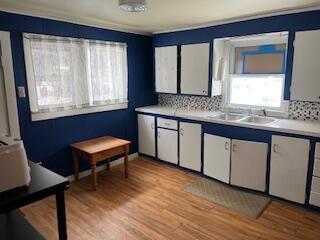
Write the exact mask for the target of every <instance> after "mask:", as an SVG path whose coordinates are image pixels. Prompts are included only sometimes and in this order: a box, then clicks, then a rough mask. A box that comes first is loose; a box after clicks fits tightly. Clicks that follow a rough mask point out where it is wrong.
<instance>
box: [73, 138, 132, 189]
mask: <svg viewBox="0 0 320 240" xmlns="http://www.w3.org/2000/svg"><path fill="white" fill-rule="evenodd" d="M130 143H131V142H130V141H127V140H123V139H120V138H115V137H111V136H104V137H99V138H95V139H91V140H87V141H83V142H79V143H74V144H71V145H70V146H71V148H72V156H73V170H74V178H75V180H76V181H77V180H79V159H80V158H81V159H86V160H88V161H89V162H90V165H91V172H92V185H93V189H94V190H96V189H97V185H98V184H97V172H96V168H97V163H98V162H100V161H103V160H107V169H110V159H111V157H114V156H117V155H120V154H124V174H125V177H126V178H127V177H128V174H129V173H128V154H129V145H130Z"/></svg>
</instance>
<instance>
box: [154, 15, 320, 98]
mask: <svg viewBox="0 0 320 240" xmlns="http://www.w3.org/2000/svg"><path fill="white" fill-rule="evenodd" d="M213 14H214V13H213ZM314 29H320V11H312V12H304V13H295V14H287V15H281V16H274V17H266V18H260V19H255V20H247V21H241V22H236V23H229V24H222V25H217V26H212V27H205V28H198V29H193V30H185V31H178V32H171V33H161V34H156V35H155V36H154V38H153V44H154V46H155V47H159V46H166V45H176V44H190V43H201V42H211V41H212V40H213V39H214V38H221V37H232V36H241V35H248V34H257V33H268V32H279V31H289V45H288V55H287V68H286V84H285V93H284V98H285V99H286V100H288V99H289V98H290V90H289V89H290V85H291V75H292V60H293V40H294V33H295V32H296V31H302V30H314Z"/></svg>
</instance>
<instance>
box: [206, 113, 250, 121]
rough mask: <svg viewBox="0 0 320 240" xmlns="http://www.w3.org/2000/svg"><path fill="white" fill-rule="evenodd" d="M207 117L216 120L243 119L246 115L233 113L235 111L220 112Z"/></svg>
mask: <svg viewBox="0 0 320 240" xmlns="http://www.w3.org/2000/svg"><path fill="white" fill-rule="evenodd" d="M208 117H209V118H212V119H217V120H228V121H239V120H241V119H244V118H245V117H246V116H245V115H242V114H235V113H222V114H219V115H213V116H208Z"/></svg>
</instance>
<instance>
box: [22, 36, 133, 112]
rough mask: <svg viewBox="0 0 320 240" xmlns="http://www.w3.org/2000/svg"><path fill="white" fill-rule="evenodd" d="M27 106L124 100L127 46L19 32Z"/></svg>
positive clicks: (49, 108) (55, 108) (54, 107)
mask: <svg viewBox="0 0 320 240" xmlns="http://www.w3.org/2000/svg"><path fill="white" fill-rule="evenodd" d="M23 37H24V52H25V61H26V70H27V80H28V92H29V101H30V109H31V112H32V113H34V114H36V113H48V112H61V111H68V110H72V109H84V108H93V107H97V106H105V105H110V104H117V103H127V95H128V73H127V46H126V44H123V43H114V42H107V41H93V40H86V39H75V38H67V37H56V36H48V35H40V34H27V33H24V36H23Z"/></svg>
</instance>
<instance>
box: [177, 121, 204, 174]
mask: <svg viewBox="0 0 320 240" xmlns="http://www.w3.org/2000/svg"><path fill="white" fill-rule="evenodd" d="M179 133H180V141H179V142H180V148H179V149H180V166H182V167H184V168H188V169H192V170H194V171H198V172H200V170H201V124H197V123H186V122H180V129H179Z"/></svg>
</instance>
